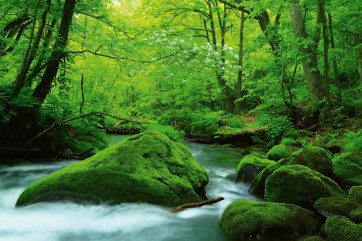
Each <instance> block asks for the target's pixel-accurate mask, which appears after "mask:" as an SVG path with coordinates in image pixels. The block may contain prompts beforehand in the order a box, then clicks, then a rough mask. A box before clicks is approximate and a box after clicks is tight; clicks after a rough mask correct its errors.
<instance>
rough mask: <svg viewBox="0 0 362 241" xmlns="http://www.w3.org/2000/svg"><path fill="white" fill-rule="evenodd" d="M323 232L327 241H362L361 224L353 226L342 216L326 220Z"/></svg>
mask: <svg viewBox="0 0 362 241" xmlns="http://www.w3.org/2000/svg"><path fill="white" fill-rule="evenodd" d="M325 232H326V234H327V240H328V241H361V240H362V224H355V223H353V222H351V221H350V220H348V219H347V218H346V217H343V216H332V217H329V218H327V222H326V226H325Z"/></svg>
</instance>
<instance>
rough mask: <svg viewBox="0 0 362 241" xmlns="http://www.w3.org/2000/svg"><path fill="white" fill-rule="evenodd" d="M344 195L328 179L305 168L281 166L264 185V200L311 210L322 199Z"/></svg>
mask: <svg viewBox="0 0 362 241" xmlns="http://www.w3.org/2000/svg"><path fill="white" fill-rule="evenodd" d="M341 195H344V194H343V191H342V190H341V189H340V187H339V186H338V185H337V184H336V183H335V182H334V181H333V180H331V179H330V178H328V177H326V176H324V175H322V174H320V173H319V172H316V171H314V170H312V169H310V168H308V167H306V166H301V165H291V166H290V165H287V166H282V167H280V168H279V169H277V170H276V171H274V173H273V174H271V175H270V176H269V177H268V179H267V180H266V183H265V195H264V197H265V200H266V201H268V202H282V203H290V204H295V205H298V206H301V207H304V208H307V209H312V208H313V205H314V203H315V202H316V201H317V200H318V199H319V198H322V197H331V196H341Z"/></svg>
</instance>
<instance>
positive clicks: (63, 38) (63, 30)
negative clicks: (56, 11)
mask: <svg viewBox="0 0 362 241" xmlns="http://www.w3.org/2000/svg"><path fill="white" fill-rule="evenodd" d="M75 4H76V0H65V3H64V9H63V14H62V20H61V23H60V27H59V33H58V36H57V39H56V41H55V43H54V46H53V51H52V54H51V57H50V59H49V60H48V62H47V68H46V69H45V72H44V74H43V77H42V79H41V81H40V83H39V85H38V86H37V87H36V89H35V90H34V92H33V94H32V95H33V96H34V97H36V98H38V99H39V102H40V104H42V103H43V102H44V100H45V98H46V97H47V95H48V93H49V92H50V90H51V85H52V83H53V80H54V78H55V77H56V75H57V72H58V69H59V64H60V61H61V58H62V57H64V49H65V47H66V46H67V43H68V35H69V30H70V25H71V23H72V18H73V13H74V8H75Z"/></svg>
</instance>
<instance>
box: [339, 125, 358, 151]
mask: <svg viewBox="0 0 362 241" xmlns="http://www.w3.org/2000/svg"><path fill="white" fill-rule="evenodd" d="M342 148H343V151H344V152H357V153H362V130H358V131H357V132H351V131H350V132H348V133H347V134H346V135H345V144H344V145H343V146H342Z"/></svg>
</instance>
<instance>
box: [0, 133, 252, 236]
mask: <svg viewBox="0 0 362 241" xmlns="http://www.w3.org/2000/svg"><path fill="white" fill-rule="evenodd" d="M123 139H124V137H121V136H110V143H111V144H115V143H118V142H120V141H122V140H123ZM185 144H186V145H187V146H188V147H189V148H190V150H191V152H192V154H193V155H194V157H195V158H196V160H197V162H198V163H199V164H200V165H202V166H203V167H204V168H205V169H206V170H207V171H208V173H209V176H210V182H209V184H208V185H207V187H206V193H207V196H208V197H209V198H216V197H218V196H222V197H224V198H225V200H223V201H221V202H219V203H216V204H213V205H208V206H203V207H201V208H194V209H187V210H185V211H183V212H179V213H170V212H168V211H167V209H166V208H165V207H162V206H157V205H150V204H140V205H138V204H129V203H125V204H120V205H115V206H109V205H81V204H74V203H69V202H56V203H37V204H34V205H30V206H27V207H22V208H15V207H14V205H15V203H16V200H17V198H18V196H19V195H20V194H21V192H22V191H23V190H24V189H25V188H26V187H27V186H29V185H30V184H31V183H33V182H35V181H37V180H39V179H40V178H43V177H45V176H47V175H48V174H50V173H52V172H54V171H57V170H59V169H61V168H64V167H65V166H68V165H70V164H72V163H75V162H77V161H75V160H73V161H69V160H58V161H56V162H52V163H50V164H49V163H46V164H44V163H36V164H34V163H28V164H26V163H25V164H20V165H16V166H0V240H1V241H13V240H14V241H15V240H17V241H40V240H41V241H43V240H44V241H52V240H57V241H58V240H59V241H63V240H64V241H72V240H74V241H87V240H95V241H108V240H117V241H143V240H144V241H223V240H228V239H227V237H226V236H225V235H224V233H223V232H222V230H221V229H220V227H219V225H218V221H219V219H220V217H221V214H222V212H223V210H224V209H225V207H226V206H227V205H228V204H230V203H231V202H232V201H234V200H238V199H251V200H257V199H256V198H255V197H253V196H251V195H250V194H248V186H247V185H245V184H241V183H239V184H235V183H234V182H233V181H232V180H231V179H229V178H227V176H228V175H230V174H233V173H234V172H235V170H236V167H237V165H238V163H239V161H240V159H241V157H242V156H241V155H240V152H238V151H237V150H236V149H232V148H227V147H211V146H210V145H204V144H196V143H185Z"/></svg>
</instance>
